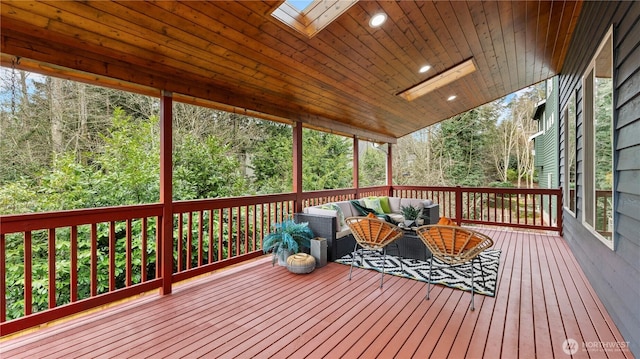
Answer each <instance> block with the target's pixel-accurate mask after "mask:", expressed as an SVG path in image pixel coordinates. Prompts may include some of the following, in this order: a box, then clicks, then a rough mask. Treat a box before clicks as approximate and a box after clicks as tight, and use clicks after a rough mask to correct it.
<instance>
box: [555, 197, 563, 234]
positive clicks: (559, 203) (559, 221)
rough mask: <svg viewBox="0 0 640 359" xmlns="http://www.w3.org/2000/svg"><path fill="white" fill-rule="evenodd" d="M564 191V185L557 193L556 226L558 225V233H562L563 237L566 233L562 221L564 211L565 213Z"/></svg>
mask: <svg viewBox="0 0 640 359" xmlns="http://www.w3.org/2000/svg"><path fill="white" fill-rule="evenodd" d="M563 197H564V191H563V190H562V187H560V188H558V193H557V195H556V198H557V200H556V202H557V203H556V212H557V213H556V219H557V222H556V226H558V235H560V236H561V237H562V235H563V234H564V228H562V226H563V223H562V213H563V207H564V198H563Z"/></svg>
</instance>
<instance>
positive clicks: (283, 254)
mask: <svg viewBox="0 0 640 359" xmlns="http://www.w3.org/2000/svg"><path fill="white" fill-rule="evenodd" d="M312 238H313V231H311V229H310V228H309V223H307V222H302V223H296V222H294V221H293V220H292V219H286V220H284V221H282V222H277V223H274V224H273V225H272V232H271V233H269V234H267V235H266V236H265V237H264V240H263V242H262V250H263V251H264V253H267V252H272V253H273V263H272V264H274V263H275V259H276V257H277V258H278V264H279V265H281V266H286V265H287V257H289V256H290V255H291V254H295V253H298V252H299V251H300V249H301V248H309V247H310V243H311V242H310V241H311V239H312Z"/></svg>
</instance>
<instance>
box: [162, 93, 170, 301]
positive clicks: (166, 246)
mask: <svg viewBox="0 0 640 359" xmlns="http://www.w3.org/2000/svg"><path fill="white" fill-rule="evenodd" d="M172 119H173V98H172V94H171V92H167V91H163V92H162V96H160V203H162V205H163V208H162V220H161V221H162V222H161V223H160V224H161V228H162V232H161V234H160V240H161V246H160V247H161V252H162V261H161V265H162V269H161V277H162V289H161V293H162V294H170V293H171V282H172V274H173V273H172V272H173V203H172V201H173V191H172V187H173V173H172V171H173V167H172V153H171V147H172V143H173V142H172V138H171V135H172V132H173V131H172V127H171V122H172Z"/></svg>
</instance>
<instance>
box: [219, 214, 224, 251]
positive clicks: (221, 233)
mask: <svg viewBox="0 0 640 359" xmlns="http://www.w3.org/2000/svg"><path fill="white" fill-rule="evenodd" d="M223 214H224V212H223V210H222V208H220V209H218V260H219V261H221V260H223V259H224V256H223V255H224V253H223V251H222V246H223V243H224V241H223V240H222V238H223V230H222V229H223V228H222V225H223V223H224V221H223V218H224V217H223Z"/></svg>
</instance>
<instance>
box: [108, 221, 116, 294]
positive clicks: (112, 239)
mask: <svg viewBox="0 0 640 359" xmlns="http://www.w3.org/2000/svg"><path fill="white" fill-rule="evenodd" d="M114 290H116V222H115V221H111V222H110V223H109V291H110V292H113V291H114Z"/></svg>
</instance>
